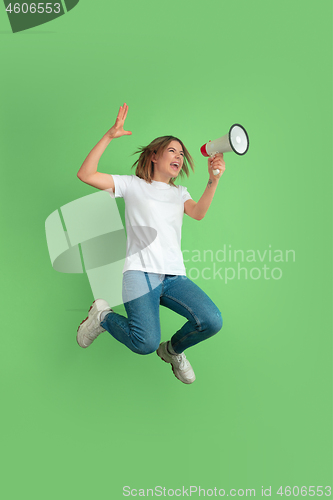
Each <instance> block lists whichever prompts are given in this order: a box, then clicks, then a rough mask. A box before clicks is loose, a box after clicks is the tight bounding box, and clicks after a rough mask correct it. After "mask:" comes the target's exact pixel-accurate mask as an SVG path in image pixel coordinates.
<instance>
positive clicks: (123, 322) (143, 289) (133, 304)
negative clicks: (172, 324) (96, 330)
mask: <svg viewBox="0 0 333 500" xmlns="http://www.w3.org/2000/svg"><path fill="white" fill-rule="evenodd" d="M161 277H162V278H163V275H158V274H153V273H146V272H143V271H126V272H125V273H124V275H123V301H124V305H125V309H126V312H127V318H126V317H124V316H122V315H120V314H117V313H115V312H111V313H109V314H107V315H106V316H105V317H104V319H103V321H102V322H101V326H102V327H103V328H105V330H107V331H108V332H109V333H110V334H111V335H112V336H113V337H114V338H115V339H116V340H118V341H119V342H121V343H122V344H125V345H126V346H127V347H128V348H129V349H131V351H133V352H135V353H137V354H150V353H152V352H154V351H156V349H157V348H158V346H159V343H160V339H161V328H160V317H159V305H160V294H161V289H162V281H161V279H162V278H161Z"/></svg>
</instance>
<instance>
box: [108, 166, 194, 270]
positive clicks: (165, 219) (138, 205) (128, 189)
mask: <svg viewBox="0 0 333 500" xmlns="http://www.w3.org/2000/svg"><path fill="white" fill-rule="evenodd" d="M112 177H113V180H114V184H115V192H114V193H113V191H112V190H110V191H109V192H110V195H111V197H112V198H118V197H120V198H124V200H125V222H126V231H127V247H126V260H125V265H124V268H123V273H124V272H125V271H128V270H139V271H146V272H150V273H158V274H176V275H186V270H185V266H184V261H183V254H182V252H181V246H180V240H181V227H182V222H183V215H184V203H185V201H187V200H189V199H192V197H191V196H190V194H189V193H188V191H187V188H186V187H184V186H178V187H175V186H171V185H169V184H166V183H165V182H158V181H152V183H151V184H149V183H148V182H146V181H145V180H144V179H141V178H140V177H137V176H136V175H112Z"/></svg>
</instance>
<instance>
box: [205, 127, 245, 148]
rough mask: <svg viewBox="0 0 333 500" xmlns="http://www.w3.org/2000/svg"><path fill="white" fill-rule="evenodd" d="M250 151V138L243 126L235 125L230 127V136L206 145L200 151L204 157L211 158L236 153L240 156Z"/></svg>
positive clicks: (227, 135)
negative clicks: (215, 154)
mask: <svg viewBox="0 0 333 500" xmlns="http://www.w3.org/2000/svg"><path fill="white" fill-rule="evenodd" d="M248 149H249V136H248V135H247V132H246V130H245V128H244V127H242V125H239V124H238V123H235V124H234V125H232V126H231V127H230V130H229V132H228V134H226V135H224V136H222V137H220V138H219V139H216V140H215V141H210V142H207V144H204V145H203V146H202V147H201V148H200V151H201V153H202V154H203V156H211V155H213V154H214V153H227V152H228V151H234V152H235V153H237V154H238V155H245V153H247V151H248Z"/></svg>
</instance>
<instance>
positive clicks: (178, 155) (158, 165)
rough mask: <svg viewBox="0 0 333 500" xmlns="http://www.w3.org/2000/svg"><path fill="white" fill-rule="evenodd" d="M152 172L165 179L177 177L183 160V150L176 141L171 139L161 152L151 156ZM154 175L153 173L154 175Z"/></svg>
mask: <svg viewBox="0 0 333 500" xmlns="http://www.w3.org/2000/svg"><path fill="white" fill-rule="evenodd" d="M152 161H153V163H154V172H156V173H158V176H159V177H160V176H163V178H165V179H167V178H168V179H170V178H171V177H177V175H178V174H179V172H180V171H181V169H182V166H183V162H184V151H183V148H182V146H181V144H180V143H179V142H178V141H171V142H170V143H169V144H168V146H167V147H166V148H165V150H164V151H163V153H162V154H160V155H158V156H156V155H154V156H153V159H152ZM154 177H155V175H154Z"/></svg>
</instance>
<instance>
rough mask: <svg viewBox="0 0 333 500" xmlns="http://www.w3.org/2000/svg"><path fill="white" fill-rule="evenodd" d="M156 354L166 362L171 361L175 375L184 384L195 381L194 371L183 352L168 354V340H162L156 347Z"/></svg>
mask: <svg viewBox="0 0 333 500" xmlns="http://www.w3.org/2000/svg"><path fill="white" fill-rule="evenodd" d="M156 352H157V355H158V356H159V357H160V358H161V359H163V361H165V362H166V363H171V365H172V371H173V373H174V374H175V376H176V377H177V378H178V380H180V381H181V382H184V384H192V382H194V381H195V375H194V371H193V369H192V366H191V365H190V363H189V361H188V360H187V359H186V356H185V354H184V353H183V352H182V353H181V354H170V353H169V351H168V342H162V343H161V344H160V345H159V348H158V349H157V351H156Z"/></svg>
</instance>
